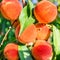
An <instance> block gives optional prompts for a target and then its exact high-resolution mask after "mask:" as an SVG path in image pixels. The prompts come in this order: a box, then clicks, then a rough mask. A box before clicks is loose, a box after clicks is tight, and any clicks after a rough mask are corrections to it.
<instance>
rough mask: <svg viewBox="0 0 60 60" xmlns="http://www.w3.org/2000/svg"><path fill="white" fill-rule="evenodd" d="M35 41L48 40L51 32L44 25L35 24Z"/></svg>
mask: <svg viewBox="0 0 60 60" xmlns="http://www.w3.org/2000/svg"><path fill="white" fill-rule="evenodd" d="M36 28H37V40H48V38H49V36H50V32H51V30H50V29H49V27H48V26H46V25H45V24H40V23H37V24H36Z"/></svg>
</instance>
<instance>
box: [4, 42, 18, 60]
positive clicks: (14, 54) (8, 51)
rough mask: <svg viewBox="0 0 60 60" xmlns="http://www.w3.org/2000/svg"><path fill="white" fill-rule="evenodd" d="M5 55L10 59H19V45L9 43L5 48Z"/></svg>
mask: <svg viewBox="0 0 60 60" xmlns="http://www.w3.org/2000/svg"><path fill="white" fill-rule="evenodd" d="M4 56H5V58H6V59H8V60H18V45H17V44H14V43H9V44H7V45H6V47H5V48H4Z"/></svg>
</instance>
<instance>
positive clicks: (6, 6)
mask: <svg viewBox="0 0 60 60" xmlns="http://www.w3.org/2000/svg"><path fill="white" fill-rule="evenodd" d="M21 10H22V5H21V3H19V1H14V0H3V1H2V2H1V13H2V15H3V16H4V17H5V18H6V19H8V20H12V21H14V20H16V19H17V18H18V16H19V14H20V13H21Z"/></svg>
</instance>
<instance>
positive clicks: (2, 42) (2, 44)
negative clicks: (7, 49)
mask: <svg viewBox="0 0 60 60" xmlns="http://www.w3.org/2000/svg"><path fill="white" fill-rule="evenodd" d="M11 28H12V27H11V26H10V27H9V29H8V31H7V32H6V34H5V36H4V38H3V40H2V42H1V44H0V47H1V46H2V45H3V43H4V41H5V40H6V37H7V35H8V33H9V31H10V30H11Z"/></svg>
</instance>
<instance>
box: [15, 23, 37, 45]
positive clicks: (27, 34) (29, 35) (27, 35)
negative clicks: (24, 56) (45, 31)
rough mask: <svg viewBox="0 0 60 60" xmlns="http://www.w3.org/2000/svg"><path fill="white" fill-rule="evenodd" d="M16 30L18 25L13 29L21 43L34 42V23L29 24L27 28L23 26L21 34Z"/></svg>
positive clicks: (35, 30)
mask: <svg viewBox="0 0 60 60" xmlns="http://www.w3.org/2000/svg"><path fill="white" fill-rule="evenodd" d="M18 32H19V26H18V27H17V28H16V31H15V35H16V38H18V41H19V42H21V43H23V44H27V43H31V42H35V40H36V36H37V29H36V27H35V25H34V24H31V25H29V26H28V27H27V28H25V30H24V31H23V32H22V33H21V35H19V34H18Z"/></svg>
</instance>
